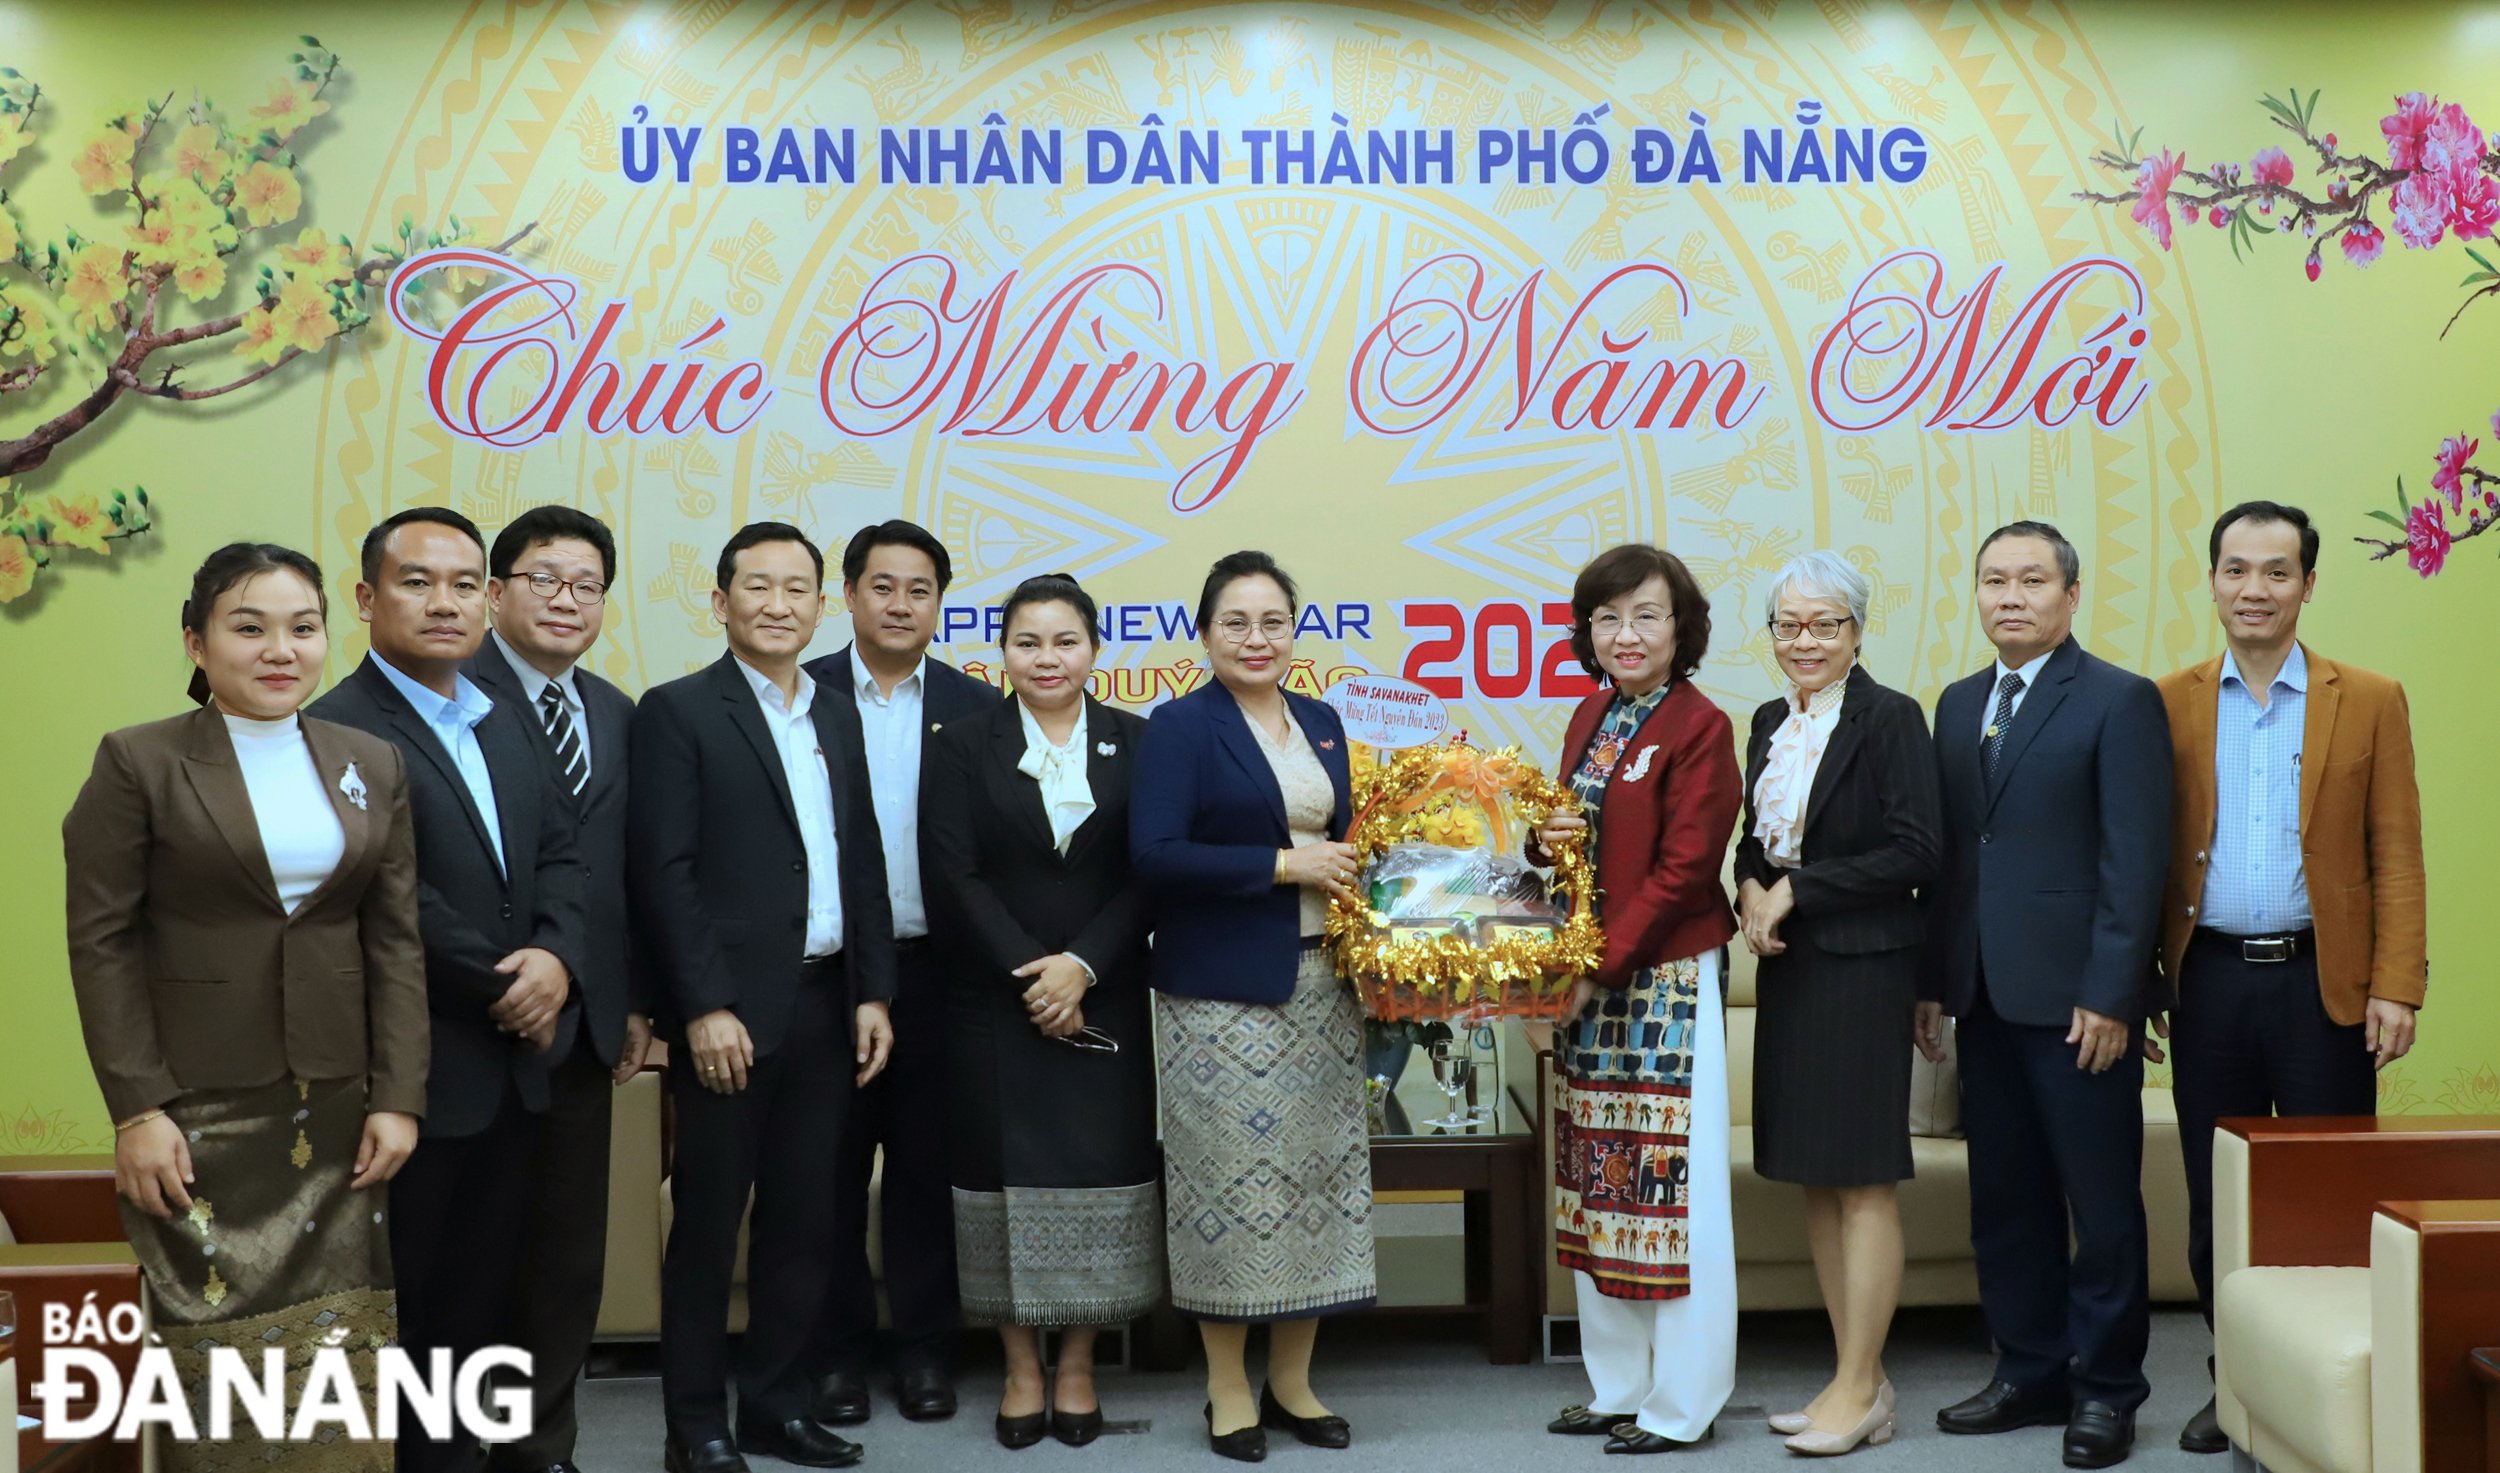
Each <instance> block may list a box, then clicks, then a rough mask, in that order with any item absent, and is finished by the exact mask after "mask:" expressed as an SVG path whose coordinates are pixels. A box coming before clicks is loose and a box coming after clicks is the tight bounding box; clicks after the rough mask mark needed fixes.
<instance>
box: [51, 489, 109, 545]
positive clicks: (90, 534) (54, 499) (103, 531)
mask: <svg viewBox="0 0 2500 1473" xmlns="http://www.w3.org/2000/svg"><path fill="white" fill-rule="evenodd" d="M42 516H43V521H44V529H45V531H44V535H45V538H46V540H48V541H49V542H51V543H52V545H54V546H55V547H75V548H80V549H82V550H84V551H87V552H100V553H110V552H111V551H112V550H113V545H112V544H111V543H110V542H108V541H106V540H105V539H106V538H108V537H110V536H111V535H112V533H113V523H112V519H111V518H109V517H107V516H105V514H104V508H103V507H101V506H98V505H96V499H95V498H94V497H93V496H81V497H78V498H77V499H76V500H72V499H71V498H70V497H68V496H66V495H64V494H62V493H60V492H57V491H56V492H54V493H53V494H52V495H51V497H50V498H48V499H47V500H46V501H45V502H44V508H43V513H42Z"/></svg>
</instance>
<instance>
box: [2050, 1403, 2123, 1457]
mask: <svg viewBox="0 0 2500 1473" xmlns="http://www.w3.org/2000/svg"><path fill="white" fill-rule="evenodd" d="M2134 1447H2135V1413H2133V1412H2122V1411H2120V1410H2118V1409H2117V1408H2116V1407H2114V1406H2111V1405H2110V1404H2109V1403H2108V1402H2105V1401H2085V1402H2077V1403H2076V1404H2075V1414H2074V1416H2073V1417H2071V1418H2069V1419H2068V1420H2067V1423H2066V1466H2067V1467H2069V1468H2108V1467H2114V1466H2116V1465H2117V1464H2120V1463H2123V1462H2125V1461H2126V1460H2127V1454H2128V1453H2129V1452H2130V1451H2132V1450H2133V1449H2134Z"/></svg>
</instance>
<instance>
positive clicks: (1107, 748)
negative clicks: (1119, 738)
mask: <svg viewBox="0 0 2500 1473" xmlns="http://www.w3.org/2000/svg"><path fill="white" fill-rule="evenodd" d="M1094 751H1095V752H1096V754H1098V755H1100V756H1104V757H1116V756H1118V755H1120V744H1119V743H1118V742H1096V743H1094Z"/></svg>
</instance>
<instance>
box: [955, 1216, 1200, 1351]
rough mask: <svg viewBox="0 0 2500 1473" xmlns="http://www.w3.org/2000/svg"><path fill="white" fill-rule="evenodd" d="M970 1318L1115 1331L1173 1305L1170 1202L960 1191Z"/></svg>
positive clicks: (962, 1277)
mask: <svg viewBox="0 0 2500 1473" xmlns="http://www.w3.org/2000/svg"><path fill="white" fill-rule="evenodd" d="M955 1268H956V1276H957V1279H958V1281H959V1282H960V1284H961V1286H962V1290H963V1306H964V1317H965V1318H966V1319H968V1320H970V1321H972V1322H973V1323H975V1324H985V1325H1110V1324H1118V1323H1120V1322H1122V1321H1125V1320H1132V1319H1135V1318H1137V1317H1138V1316H1139V1315H1142V1314H1144V1313H1146V1312H1147V1311H1148V1310H1150V1309H1153V1308H1154V1307H1155V1305H1156V1304H1158V1303H1160V1302H1161V1301H1162V1299H1163V1194H1162V1193H1161V1192H1160V1191H1159V1190H1157V1188H1156V1184H1155V1183H1153V1182H1145V1183H1142V1184H1140V1185H1137V1186H1133V1187H1016V1186H1011V1187H1008V1188H1007V1189H1006V1190H1004V1191H998V1192H967V1191H965V1190H963V1189H962V1188H961V1187H958V1188H956V1189H955Z"/></svg>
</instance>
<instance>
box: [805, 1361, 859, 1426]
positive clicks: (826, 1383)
mask: <svg viewBox="0 0 2500 1473" xmlns="http://www.w3.org/2000/svg"><path fill="white" fill-rule="evenodd" d="M873 1405H874V1403H872V1402H871V1401H870V1400H869V1396H868V1378H867V1377H866V1376H863V1375H861V1374H860V1373H859V1372H857V1371H835V1372H833V1373H831V1374H830V1375H827V1376H825V1377H823V1378H821V1379H820V1380H818V1381H817V1383H816V1397H815V1400H814V1401H812V1402H810V1403H809V1405H808V1412H809V1414H810V1415H812V1416H814V1417H815V1419H816V1420H817V1421H819V1422H822V1423H824V1424H825V1425H826V1426H828V1427H856V1426H858V1425H859V1424H860V1423H862V1422H865V1421H867V1420H868V1413H869V1410H870V1408H871V1406H873Z"/></svg>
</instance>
